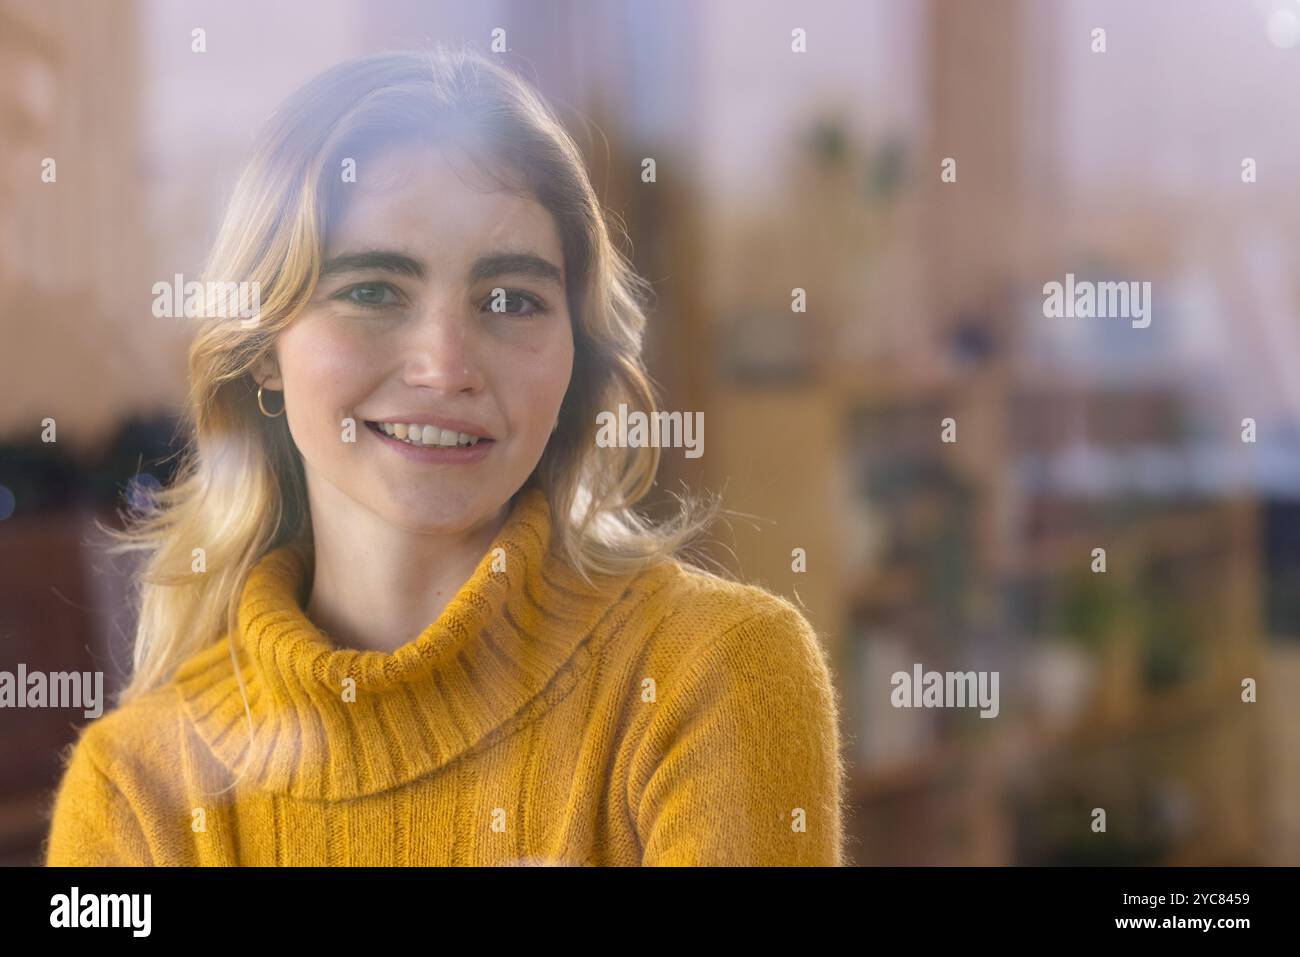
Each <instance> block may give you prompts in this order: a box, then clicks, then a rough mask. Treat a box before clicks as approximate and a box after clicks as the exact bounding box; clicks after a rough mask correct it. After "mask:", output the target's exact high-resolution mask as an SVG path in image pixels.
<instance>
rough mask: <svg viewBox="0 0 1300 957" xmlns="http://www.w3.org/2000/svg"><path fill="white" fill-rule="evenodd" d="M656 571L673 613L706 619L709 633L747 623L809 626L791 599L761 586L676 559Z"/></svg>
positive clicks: (689, 617)
mask: <svg viewBox="0 0 1300 957" xmlns="http://www.w3.org/2000/svg"><path fill="white" fill-rule="evenodd" d="M656 571H657V573H658V574H659V575H661V576H663V578H664V579H665V581H666V588H665V592H666V595H665V599H666V601H667V602H668V603H671V606H672V614H674V615H677V616H683V617H685V618H687V619H689V620H691V621H696V622H700V623H704V622H709V623H711V625H712V627H711V628H710V629H709V630H710V631H712V632H715V633H717V632H719V631H727V630H730V629H734V628H737V627H740V626H742V625H746V624H750V623H756V624H759V625H762V624H771V625H788V624H792V623H801V624H802V625H804V626H807V627H808V628H810V629H811V627H812V626H811V623H810V622H809V621H808V619H807V617H806V616H805V615H804V613H803V612H802V611H801V610H800V609H799V608H798V607H797V606H796V605H795V604H794V603H793V602H791V601H790V600H789V599H788V598H786V597H785V596H784V595H781V594H778V593H777V592H774V591H771V590H769V589H767V588H765V587H763V586H762V585H756V584H748V583H745V582H740V581H735V580H732V579H729V578H724V577H721V576H719V575H715V574H714V573H712V572H709V571H705V570H704V569H701V568H698V567H696V566H694V565H689V564H686V563H684V562H681V561H678V560H672V561H668V562H665V563H664V564H663V567H660V568H658V569H657V570H656ZM796 620H797V621H796Z"/></svg>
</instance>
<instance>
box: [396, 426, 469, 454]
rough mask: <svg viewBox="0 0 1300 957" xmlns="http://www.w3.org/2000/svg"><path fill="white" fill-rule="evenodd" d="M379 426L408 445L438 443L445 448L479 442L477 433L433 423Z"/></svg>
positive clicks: (467, 445) (466, 445)
mask: <svg viewBox="0 0 1300 957" xmlns="http://www.w3.org/2000/svg"><path fill="white" fill-rule="evenodd" d="M377 424H378V425H379V428H380V429H382V430H383V431H384V432H385V433H386V434H388V435H391V436H392V437H393V438H395V439H398V440H400V441H402V442H406V443H407V444H408V445H437V446H441V447H444V448H456V447H469V446H471V445H477V444H478V436H477V435H467V434H466V433H464V432H453V431H451V430H450V429H440V428H437V427H436V426H432V425H418V424H416V423H414V422H412V423H410V424H409V425H408V424H407V423H405V422H380V423H377Z"/></svg>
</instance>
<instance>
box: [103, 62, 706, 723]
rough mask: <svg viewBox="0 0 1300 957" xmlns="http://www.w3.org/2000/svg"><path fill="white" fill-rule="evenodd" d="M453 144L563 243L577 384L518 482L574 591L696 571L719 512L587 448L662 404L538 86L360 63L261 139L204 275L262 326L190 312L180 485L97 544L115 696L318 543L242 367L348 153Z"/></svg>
mask: <svg viewBox="0 0 1300 957" xmlns="http://www.w3.org/2000/svg"><path fill="white" fill-rule="evenodd" d="M449 138H454V139H456V140H457V141H458V142H461V141H463V142H466V143H473V144H475V145H481V146H483V147H486V151H485V155H487V156H491V157H494V158H496V159H497V160H499V161H500V164H499V165H500V167H501V168H502V169H509V170H510V171H512V172H513V173H514V174H515V176H516V177H518V178H521V182H515V183H514V184H513V185H514V187H515V188H522V189H525V190H527V191H528V193H529V194H530V195H531V196H532V197H533V198H535V199H536V200H537V202H539V203H540V204H541V205H542V206H543V207H545V208H546V209H547V210H548V211H549V212H550V213H551V214H552V216H553V217H554V219H555V221H556V224H557V227H558V230H559V233H560V236H561V239H562V243H563V247H564V255H565V270H566V280H567V285H568V287H569V293H568V297H569V310H570V315H571V317H572V321H573V336H574V366H573V376H572V380H571V382H570V385H569V390H568V392H567V394H566V395H565V398H564V401H563V404H562V406H561V411H560V417H559V426H558V428H557V430H556V431H555V432H554V433H553V434H552V436H551V438H550V440H549V443H548V445H547V448H546V450H545V452H544V454H543V455H542V458H541V460H540V462H539V463H538V465H537V468H536V469H535V470H534V472H533V473H532V475H530V476H529V478H528V480H527V482H526V483H525V487H527V486H528V485H536V486H538V487H540V488H541V489H542V490H543V491H544V492H545V494H546V496H547V500H548V502H549V503H550V506H551V514H552V524H553V526H554V527H553V533H554V542H555V545H554V547H555V550H556V551H557V553H558V554H559V555H561V556H562V557H564V558H565V559H566V560H567V561H568V562H569V563H570V564H571V565H572V566H573V567H574V568H575V569H576V570H577V571H578V572H579V573H580V574H581V575H582V576H583V577H584V578H587V579H588V580H590V576H591V574H592V573H612V574H621V573H626V572H629V571H636V570H638V569H640V568H643V567H645V566H647V565H649V564H651V563H654V562H657V561H659V560H662V559H665V558H669V557H673V558H677V559H678V560H682V561H685V562H686V563H687V564H691V563H690V562H689V561H686V559H685V553H686V546H687V544H688V543H689V542H691V541H692V540H693V539H694V538H695V537H696V536H697V535H698V534H699V533H700V532H702V531H703V530H705V529H706V528H707V527H708V526H709V525H710V524H711V523H712V521H713V520H714V518H715V516H716V512H717V508H718V503H716V502H711V503H708V504H707V505H705V504H702V503H701V502H700V501H697V500H694V499H692V498H691V497H689V496H677V495H675V494H674V498H676V499H677V501H678V503H679V505H680V508H679V510H678V512H677V514H675V515H674V516H673V518H672V520H671V521H665V522H663V523H654V522H651V521H650V520H648V519H647V518H645V517H643V516H642V515H640V514H638V513H637V512H635V511H633V506H634V505H635V504H636V503H637V502H638V501H640V500H641V499H642V498H643V497H644V496H645V495H646V494H647V493H648V492H649V490H650V489H651V487H652V486H653V485H654V478H655V473H656V471H657V469H658V465H659V449H658V448H657V447H654V446H649V447H637V448H631V447H629V448H601V449H599V450H597V448H596V444H595V440H594V434H595V422H596V415H597V413H598V412H599V411H601V410H605V409H616V408H617V407H618V403H620V402H625V403H627V405H628V407H629V408H634V409H640V410H643V411H645V412H646V413H647V414H650V415H653V414H655V412H656V411H657V410H658V408H659V406H658V402H657V400H656V396H655V393H654V388H653V386H652V385H651V381H650V378H649V376H648V375H647V373H646V370H645V367H644V365H643V362H642V358H641V343H642V336H643V331H644V329H645V325H646V308H647V306H648V302H649V300H648V295H647V294H648V293H649V286H648V283H646V282H645V280H643V279H642V278H641V277H640V276H638V275H637V274H636V273H635V271H634V270H633V268H632V266H631V264H630V263H629V262H628V260H627V259H626V258H625V257H624V256H623V255H622V254H621V253H620V252H619V250H618V249H617V248H616V247H615V245H614V243H613V242H612V240H611V237H610V232H609V229H608V227H607V224H606V221H605V217H604V215H603V211H602V209H601V206H600V203H599V200H598V198H597V196H596V194H595V191H594V190H593V188H592V185H591V183H590V180H589V178H588V175H587V172H586V168H585V167H584V165H583V162H582V158H581V154H580V153H579V151H578V148H577V146H576V145H575V143H574V142H573V140H572V139H571V138H570V137H569V135H568V134H567V133H566V132H565V130H564V128H563V127H562V126H561V125H560V123H559V122H558V120H557V119H556V118H555V116H554V114H553V113H552V111H551V110H550V108H549V107H548V106H547V104H546V103H545V102H544V101H543V100H542V98H541V97H540V96H539V95H538V94H537V92H536V91H535V90H533V89H532V88H531V87H530V86H529V85H528V84H527V83H526V82H525V81H523V80H522V79H520V78H519V77H518V76H516V75H515V74H514V73H512V72H511V71H509V70H508V69H506V68H504V67H502V66H499V65H497V64H496V63H493V62H492V61H491V60H489V59H487V58H486V57H484V56H482V55H480V54H478V53H476V52H474V51H473V50H472V49H469V48H466V47H461V48H447V47H438V48H437V49H435V50H433V51H428V52H401V53H379V54H373V55H369V56H364V57H360V58H358V59H355V60H350V61H348V62H345V63H341V64H339V65H337V66H335V67H332V68H331V69H329V70H327V71H325V72H324V73H322V74H320V75H319V76H317V77H316V78H315V79H313V80H311V81H310V82H308V83H307V84H306V85H305V86H303V87H302V88H301V89H299V90H298V91H297V92H296V93H295V94H293V96H291V97H290V98H289V99H288V100H287V101H286V102H285V103H284V104H283V105H282V106H281V107H280V109H279V110H278V111H277V112H276V113H275V114H274V115H273V116H272V117H271V118H270V119H269V121H268V122H267V124H266V126H265V127H264V128H263V130H262V132H261V135H260V136H259V137H258V139H257V142H256V145H255V148H254V151H253V155H252V157H251V159H250V160H249V162H248V165H247V167H246V168H245V170H244V172H243V174H242V176H241V177H240V179H239V181H238V183H237V185H236V187H235V190H234V194H233V196H232V198H231V201H230V205H229V207H228V209H227V212H226V216H225V219H224V221H223V223H222V225H221V229H220V232H219V234H218V237H217V239H216V242H215V244H214V247H213V250H212V254H211V256H210V258H209V260H208V262H207V264H206V267H205V269H204V278H203V282H204V286H205V288H206V287H207V284H208V282H220V283H230V282H232V281H233V282H256V283H259V284H260V290H261V314H260V320H259V321H258V322H257V323H256V324H255V325H253V326H252V327H251V328H241V327H240V324H239V323H238V322H232V321H230V320H225V319H204V320H202V322H203V324H202V326H201V327H200V331H199V333H198V334H197V336H196V338H195V340H194V342H193V344H192V345H191V347H190V352H189V372H190V392H189V396H188V401H187V403H186V407H185V411H184V414H183V416H182V419H181V424H180V429H181V430H182V432H183V434H184V436H185V444H184V447H183V449H182V450H181V452H180V460H179V463H178V467H177V470H176V478H175V480H174V481H173V482H172V483H171V484H170V485H168V486H167V487H165V488H161V489H158V490H156V492H155V494H154V495H153V496H152V497H151V498H149V499H148V500H146V501H145V502H144V504H143V505H134V506H132V507H131V509H130V510H129V514H128V515H127V516H125V517H126V519H127V521H126V523H125V524H126V527H125V529H124V530H115V529H108V528H105V529H103V530H104V531H105V532H106V533H108V534H109V535H110V536H111V537H112V538H113V539H114V541H115V543H114V544H112V545H111V546H110V547H109V552H110V553H113V554H119V553H125V552H142V553H144V558H143V560H142V561H141V562H140V564H139V566H138V571H137V573H136V579H135V594H134V597H135V600H136V604H137V608H138V621H137V625H136V631H135V641H134V648H133V656H132V657H133V661H132V672H131V676H130V679H129V682H128V683H127V685H126V687H125V688H124V689H123V690H122V691H121V693H120V695H119V698H120V701H121V702H122V703H125V702H126V701H128V700H131V699H132V698H134V697H136V696H137V695H140V694H143V693H145V692H148V691H150V690H152V689H155V688H157V687H159V686H161V685H163V684H165V683H166V682H167V681H168V680H169V679H170V678H171V676H172V675H173V674H174V673H175V670H176V668H177V666H178V665H179V664H181V663H182V662H183V661H184V660H185V659H186V658H188V657H190V656H191V655H193V654H194V653H196V652H198V651H200V650H202V649H203V648H205V647H208V646H210V645H212V644H215V643H216V642H217V641H219V640H221V638H222V636H223V635H224V634H225V633H233V632H234V631H235V630H236V629H237V627H238V608H239V598H240V593H241V591H242V587H243V583H244V581H245V579H246V578H247V576H248V574H249V572H250V571H251V569H252V567H253V566H254V565H255V564H256V563H257V561H258V560H259V559H260V558H261V557H262V556H263V555H265V554H266V553H267V552H269V551H270V550H272V549H274V548H276V547H278V546H280V545H282V544H285V543H287V542H290V541H304V542H310V541H312V530H311V514H310V509H309V507H308V505H307V495H306V482H305V477H304V472H303V466H302V460H301V457H300V454H299V452H298V450H297V448H296V447H295V445H294V443H293V441H292V437H291V436H290V434H289V430H288V427H287V425H286V424H285V420H284V419H283V418H282V417H277V418H267V417H265V416H264V415H262V414H261V413H260V412H259V409H258V406H257V402H256V398H255V392H254V388H253V387H254V382H253V381H252V377H251V375H250V372H251V370H252V369H253V368H254V367H255V365H256V364H257V363H258V361H259V360H260V359H261V358H262V357H263V356H266V355H268V354H269V353H270V352H271V350H272V348H273V347H274V344H275V340H276V338H277V337H278V335H279V334H280V333H281V332H282V331H283V330H284V329H285V328H287V327H288V326H289V325H290V324H291V323H292V322H293V321H294V319H295V317H296V316H297V315H298V314H299V312H300V311H301V310H302V308H303V307H304V305H305V304H306V303H307V301H308V300H309V299H310V297H311V295H312V292H313V290H314V288H315V286H316V283H317V280H318V277H319V273H320V265H321V251H322V246H323V243H324V236H325V232H326V229H327V228H328V225H329V221H330V218H331V214H332V213H333V212H334V211H335V210H336V208H337V207H336V204H337V203H338V202H339V193H340V187H339V183H340V182H341V181H342V176H341V175H340V174H339V170H340V169H341V164H342V162H343V160H344V158H347V157H352V158H356V157H358V156H359V155H361V154H362V153H365V152H367V151H369V150H373V149H376V148H382V147H383V146H384V145H386V144H392V143H399V142H409V141H411V140H419V141H424V140H427V141H435V140H437V141H443V140H447V139H449ZM503 187H504V188H511V187H510V186H508V185H507V184H506V183H505V182H504V180H503ZM198 548H202V549H203V560H204V564H205V566H206V568H205V570H204V572H203V573H202V574H197V573H195V570H194V561H195V557H196V556H195V551H194V550H195V549H198ZM696 567H698V566H696ZM700 570H703V569H702V568H701V569H700ZM709 574H712V572H709ZM724 575H725V571H724ZM232 657H233V647H232Z"/></svg>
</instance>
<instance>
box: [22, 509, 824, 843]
mask: <svg viewBox="0 0 1300 957" xmlns="http://www.w3.org/2000/svg"><path fill="white" fill-rule="evenodd" d="M550 542H551V525H550V514H549V510H548V505H547V500H546V497H545V495H544V494H543V493H542V492H541V491H540V490H538V489H535V488H527V489H525V490H523V491H522V492H521V493H520V494H519V496H517V497H516V500H515V504H514V506H513V507H512V511H511V513H510V516H509V518H508V520H507V522H506V524H505V525H504V526H503V528H502V530H501V531H500V533H499V534H498V536H497V538H496V540H495V541H494V542H493V544H492V545H491V547H489V549H488V551H487V553H486V554H485V555H484V556H483V558H482V560H481V561H480V563H479V565H478V567H477V569H476V570H475V572H474V574H473V575H472V576H471V578H470V579H469V581H468V582H466V584H465V585H464V586H463V587H462V588H461V589H460V591H459V592H458V593H457V594H456V596H455V597H454V598H453V599H452V601H451V603H450V604H449V605H448V606H447V607H446V609H445V610H444V611H443V613H442V614H441V615H440V616H439V617H438V620H437V621H435V622H434V623H433V624H431V625H430V626H429V627H428V628H426V629H425V630H424V631H423V632H422V633H421V634H420V635H419V636H418V637H416V638H415V639H414V640H413V641H411V642H409V643H408V644H406V645H404V646H402V647H401V648H399V649H398V650H397V651H395V652H392V653H383V652H374V651H355V650H349V649H345V648H342V647H339V646H337V645H335V644H334V643H332V642H331V641H330V639H329V638H328V637H327V636H326V635H324V634H323V633H322V632H321V631H320V629H318V628H317V627H316V626H315V625H313V623H312V622H311V621H310V619H308V618H307V617H306V615H305V614H304V612H303V610H302V605H303V604H304V603H305V599H306V597H307V595H308V592H309V586H310V577H311V568H312V556H311V553H310V549H309V548H306V547H303V546H297V545H290V546H284V547H281V548H279V549H277V550H275V551H273V552H271V553H270V554H268V555H267V556H265V557H264V558H263V559H262V560H261V561H260V562H259V563H258V565H257V566H256V567H255V568H254V570H253V572H252V574H250V576H249V578H248V581H247V583H246V585H245V588H244V591H243V594H242V596H241V605H240V614H239V623H240V630H239V634H238V635H236V636H233V637H234V638H235V648H236V652H237V654H238V657H239V661H240V671H241V673H242V675H243V678H244V684H245V689H246V693H247V700H248V710H247V711H246V710H245V702H244V699H243V697H241V694H240V687H239V682H238V681H237V679H236V677H235V674H234V667H233V663H232V661H231V649H230V640H231V637H232V636H227V637H225V638H223V639H222V640H221V641H220V642H219V643H217V644H215V645H213V646H211V647H209V648H207V649H205V650H204V651H202V652H200V653H198V654H197V655H195V656H193V657H192V658H190V659H189V660H188V661H186V662H185V663H184V664H183V665H182V667H181V668H180V669H179V671H178V672H177V674H176V677H175V678H174V679H173V680H172V681H171V682H170V683H169V684H168V685H166V686H165V687H163V688H159V689H157V690H156V691H154V692H151V693H150V694H148V695H145V696H143V697H141V698H139V699H137V700H135V701H133V702H131V703H129V704H127V705H125V706H123V707H120V708H118V709H115V710H113V711H111V712H109V713H107V714H105V715H104V716H102V717H101V718H99V719H98V720H96V721H94V722H92V723H91V724H90V725H88V726H87V727H86V728H85V729H83V731H82V734H81V737H80V738H79V740H78V741H77V743H76V745H75V747H74V748H73V749H71V752H70V757H69V760H68V764H67V767H66V770H65V772H64V777H63V781H62V784H61V785H60V788H59V791H58V793H57V796H56V798H55V803H54V809H53V820H52V827H51V831H50V837H49V842H48V848H47V856H46V862H47V863H48V864H50V865H88V864H108V865H116V864H161V865H450V864H457V865H465V864H468V865H497V864H566V865H577V864H589V865H637V864H646V865H684V864H689V865H727V864H739V865H781V864H794V865H839V864H843V863H845V861H844V858H843V853H844V851H843V843H842V840H843V839H842V830H841V828H842V800H843V796H844V786H845V783H844V774H845V765H844V763H843V761H842V759H841V755H840V750H839V743H840V742H839V731H838V725H837V709H838V705H837V698H836V694H835V691H834V688H833V686H832V684H831V679H830V674H829V672H828V668H827V661H826V657H825V654H824V652H823V649H822V647H821V644H820V642H819V639H818V636H817V635H816V633H815V632H814V631H813V629H812V628H811V626H810V625H809V623H808V622H807V620H806V619H805V618H804V617H803V616H802V615H801V614H800V613H799V611H798V610H797V609H796V608H795V607H794V606H793V605H792V604H790V603H789V602H788V601H786V600H785V599H784V598H781V597H779V596H776V595H773V594H771V593H769V592H767V591H765V590H763V589H761V588H758V587H756V586H749V585H740V584H735V583H731V582H727V581H723V580H720V579H717V578H714V577H712V576H709V575H705V574H702V573H699V572H696V571H694V570H692V569H690V568H688V567H686V566H684V565H682V564H680V563H678V562H663V563H660V564H658V565H656V566H654V567H652V568H650V569H649V570H646V571H643V572H640V573H638V574H632V575H626V576H601V577H599V578H597V579H596V586H595V587H592V586H591V585H588V584H587V583H585V582H584V581H583V580H582V579H581V578H580V577H579V576H578V575H577V574H576V572H574V571H573V570H572V569H570V568H569V567H568V566H567V565H566V564H565V563H564V562H563V561H562V560H561V559H560V558H559V557H558V556H557V555H556V554H555V553H554V552H552V551H551V550H550V547H549V546H550ZM348 679H351V680H350V681H349V680H348ZM353 689H354V693H352V690H353ZM352 698H355V700H351V699H352ZM250 717H251V734H250V720H249V719H250ZM241 770H242V771H243V775H242V778H240V779H239V781H238V783H235V784H234V785H233V786H230V785H231V784H232V782H234V781H235V779H236V777H238V772H240V771H241Z"/></svg>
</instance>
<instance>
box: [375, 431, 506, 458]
mask: <svg viewBox="0 0 1300 957" xmlns="http://www.w3.org/2000/svg"><path fill="white" fill-rule="evenodd" d="M417 424H418V423H417ZM429 424H430V425H432V424H433V423H429ZM366 431H367V432H369V433H370V434H371V435H373V436H375V437H376V438H377V439H379V441H381V442H383V443H384V445H386V446H388V447H389V448H390V449H392V450H393V451H394V452H396V453H397V454H398V455H400V456H402V457H403V458H405V459H407V460H409V461H411V462H423V463H427V464H434V465H437V464H444V465H468V464H470V463H472V462H477V461H479V460H480V459H482V458H484V457H485V456H486V455H487V454H488V453H489V452H491V451H492V449H494V448H496V442H495V441H493V440H492V439H479V440H478V442H477V443H476V444H474V445H462V446H450V445H412V444H411V443H410V442H403V441H402V440H401V439H398V438H394V437H393V436H391V435H389V434H388V433H386V432H385V431H384V430H383V429H381V428H379V426H377V425H372V424H367V426H366Z"/></svg>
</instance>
